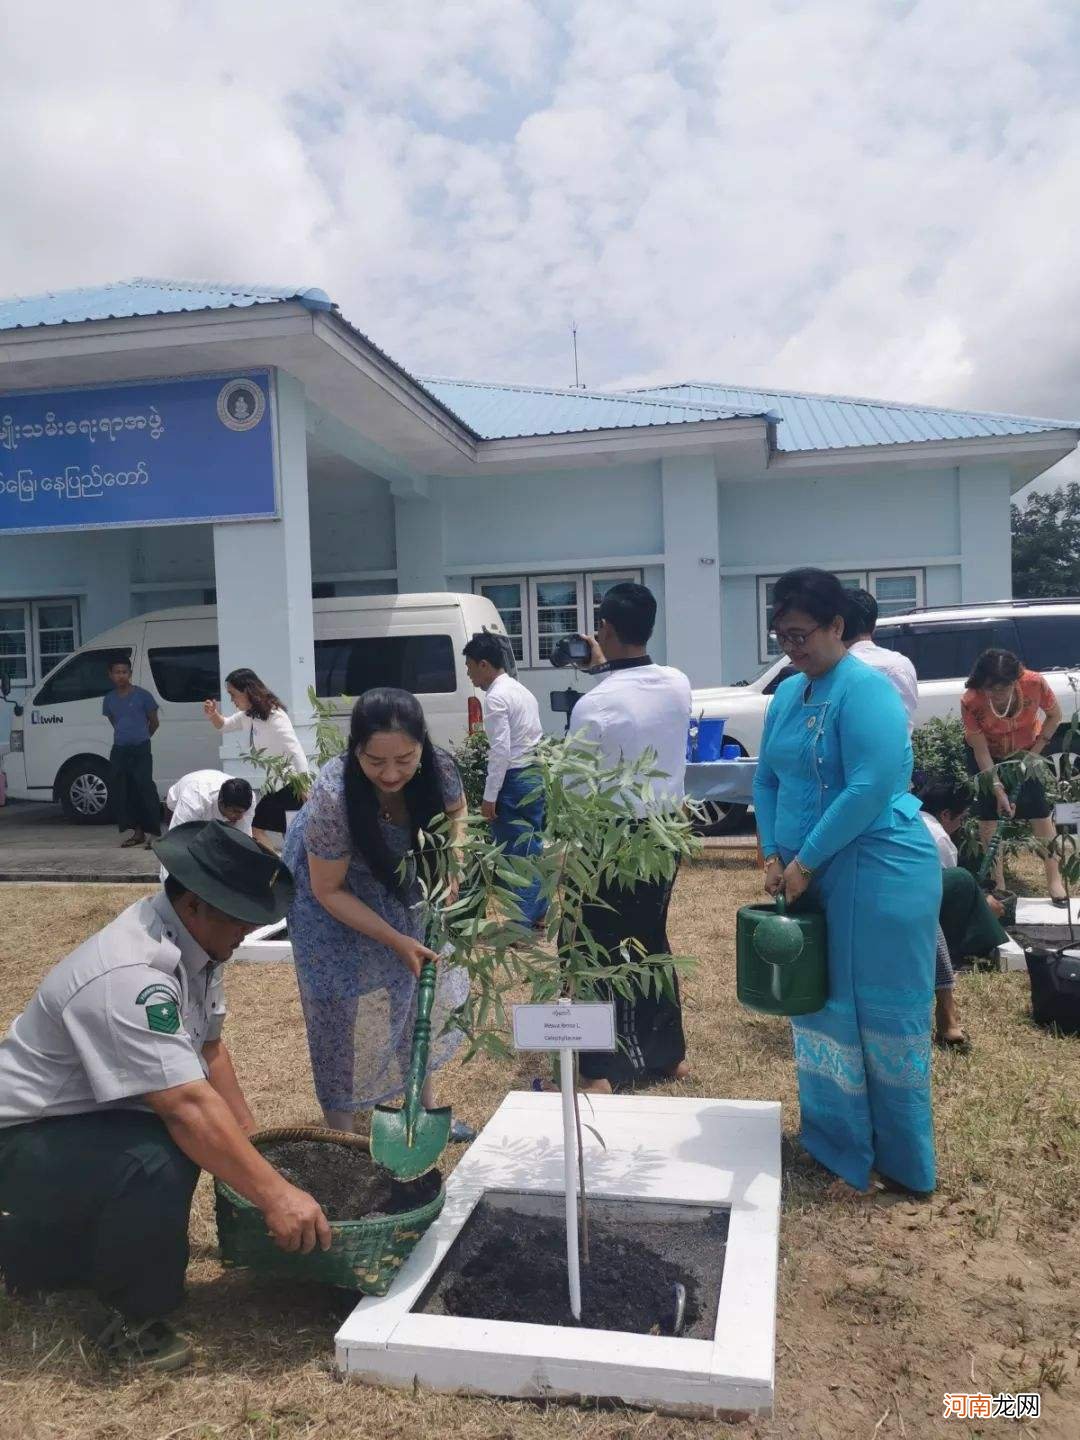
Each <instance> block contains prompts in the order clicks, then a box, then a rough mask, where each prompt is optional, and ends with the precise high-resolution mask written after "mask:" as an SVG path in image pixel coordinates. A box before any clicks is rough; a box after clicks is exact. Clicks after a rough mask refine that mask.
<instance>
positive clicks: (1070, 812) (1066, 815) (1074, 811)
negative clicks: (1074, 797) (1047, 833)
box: [1054, 801, 1080, 825]
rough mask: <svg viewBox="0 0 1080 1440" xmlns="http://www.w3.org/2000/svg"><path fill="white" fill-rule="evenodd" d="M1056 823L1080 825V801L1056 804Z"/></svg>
mask: <svg viewBox="0 0 1080 1440" xmlns="http://www.w3.org/2000/svg"><path fill="white" fill-rule="evenodd" d="M1054 824H1055V825H1080V802H1077V801H1073V802H1071V803H1069V804H1061V805H1055V806H1054Z"/></svg>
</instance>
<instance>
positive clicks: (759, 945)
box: [735, 895, 829, 1015]
mask: <svg viewBox="0 0 1080 1440" xmlns="http://www.w3.org/2000/svg"><path fill="white" fill-rule="evenodd" d="M735 973H736V993H737V995H738V997H739V1001H740V1003H741V1004H743V1005H745V1006H746V1007H747V1009H749V1010H760V1011H761V1013H762V1014H763V1015H812V1014H813V1012H814V1011H815V1010H820V1009H821V1007H822V1006H823V1005H824V1004H825V1001H826V1000H827V999H828V998H829V962H828V953H827V951H826V947H825V916H824V915H822V914H821V912H820V911H818V910H806V911H802V912H801V913H800V914H798V915H789V914H788V913H787V904H786V902H785V900H784V897H783V896H782V895H778V896H777V897H776V902H775V904H774V905H744V906H743V907H742V908H741V909H740V910H739V913H738V915H737V917H736V920H735Z"/></svg>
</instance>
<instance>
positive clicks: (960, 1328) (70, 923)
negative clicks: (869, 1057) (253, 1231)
mask: <svg viewBox="0 0 1080 1440" xmlns="http://www.w3.org/2000/svg"><path fill="white" fill-rule="evenodd" d="M1021 878H1022V879H1023V878H1027V879H1028V880H1032V881H1033V880H1034V878H1035V876H1034V874H1033V873H1032V874H1031V875H1026V874H1025V876H1022V877H1021ZM758 885H759V881H758V876H757V874H756V872H755V871H754V870H753V869H752V867H751V866H750V864H749V862H746V861H743V860H739V859H736V858H733V857H725V858H710V859H706V860H702V861H699V862H698V863H696V864H695V865H693V866H691V867H688V868H687V869H686V870H685V871H684V873H683V875H682V876H681V878H680V880H679V884H678V888H677V893H676V898H675V905H674V908H673V914H672V939H673V943H674V945H675V948H676V950H677V951H679V952H680V953H683V954H691V955H695V956H697V957H698V959H699V962H700V963H699V969H698V971H697V973H696V975H695V976H694V977H693V978H692V979H690V981H689V982H688V983H687V984H686V986H685V991H686V1012H687V1029H688V1033H689V1041H690V1047H691V1048H690V1058H691V1060H692V1062H693V1065H694V1074H693V1079H692V1082H691V1083H690V1084H688V1085H687V1086H685V1087H683V1088H682V1089H681V1090H680V1091H678V1092H677V1093H688V1094H702V1095H718V1096H730V1097H750V1098H776V1099H779V1100H781V1101H782V1102H783V1105H784V1134H785V1178H784V1215H783V1229H782V1236H781V1246H782V1249H781V1269H780V1294H779V1310H778V1330H777V1409H776V1414H775V1415H774V1417H773V1418H772V1419H771V1420H766V1421H761V1422H757V1423H751V1424H746V1425H742V1426H739V1427H737V1428H735V1429H731V1430H729V1429H728V1428H727V1427H725V1426H723V1425H720V1424H717V1423H714V1422H692V1421H686V1420H673V1419H669V1418H665V1417H662V1416H656V1415H651V1414H649V1413H647V1412H637V1411H626V1410H622V1409H619V1408H602V1407H595V1406H591V1407H590V1406H582V1407H574V1406H540V1405H531V1404H525V1403H505V1404H504V1403H498V1402H495V1401H488V1400H474V1399H463V1398H457V1397H449V1396H438V1395H432V1394H429V1393H411V1392H397V1391H389V1390H380V1389H375V1388H365V1387H361V1386H354V1385H343V1384H341V1383H339V1382H338V1381H337V1380H336V1379H335V1377H334V1374H333V1372H332V1369H331V1361H332V1355H333V1351H332V1345H331V1336H332V1333H333V1330H334V1328H335V1325H336V1323H337V1322H338V1320H339V1319H340V1318H341V1317H342V1315H343V1313H344V1306H343V1304H342V1302H341V1301H340V1300H339V1299H337V1298H335V1296H334V1295H333V1294H325V1293H322V1292H317V1291H315V1292H313V1291H308V1290H304V1289H303V1288H300V1287H289V1286H285V1285H281V1284H272V1283H266V1282H258V1281H256V1280H254V1279H253V1278H251V1277H250V1276H249V1275H246V1274H244V1273H235V1272H234V1273H230V1274H226V1273H225V1272H224V1271H223V1270H222V1269H221V1267H220V1266H219V1265H218V1263H217V1260H216V1258H215V1237H214V1229H213V1219H212V1208H211V1190H210V1185H209V1183H208V1182H207V1180H206V1179H205V1177H204V1179H203V1180H202V1181H201V1182H200V1186H199V1193H198V1197H197V1202H196V1208H195V1212H194V1214H193V1217H192V1249H193V1256H192V1266H191V1271H190V1277H189V1278H190V1303H189V1306H188V1309H187V1312H186V1314H185V1316H184V1317H183V1324H184V1326H185V1327H186V1328H187V1329H188V1330H189V1331H190V1332H191V1333H192V1334H193V1335H194V1336H195V1338H196V1340H197V1343H198V1360H197V1364H196V1365H195V1367H194V1368H193V1369H192V1370H190V1371H188V1372H186V1373H183V1374H180V1375H178V1376H175V1377H163V1378H160V1379H156V1380H149V1379H132V1378H129V1377H128V1376H126V1375H123V1374H117V1373H115V1372H113V1373H110V1372H107V1371H104V1370H102V1369H101V1368H100V1366H99V1365H98V1364H97V1362H96V1361H95V1360H94V1359H93V1358H92V1356H90V1355H88V1354H87V1353H85V1352H84V1351H83V1349H82V1348H81V1347H80V1344H79V1317H80V1314H81V1313H82V1310H83V1306H84V1302H83V1301H82V1300H81V1299H80V1298H79V1297H71V1296H58V1297H55V1298H54V1299H51V1300H49V1301H45V1302H41V1303H36V1304H25V1303H22V1302H13V1301H7V1300H6V1299H5V1298H4V1297H3V1296H2V1295H0V1437H2V1440H76V1437H77V1440H181V1437H182V1440H315V1437H319V1440H345V1437H349V1440H352V1437H367V1436H372V1437H376V1436H378V1437H382V1440H396V1437H435V1436H437V1435H439V1436H442V1435H446V1434H447V1433H452V1434H454V1435H457V1436H460V1437H462V1440H539V1437H541V1436H552V1437H563V1436H575V1437H576V1436H581V1437H589V1440H630V1437H635V1436H638V1435H644V1436H647V1437H649V1440H688V1437H690V1436H695V1437H697V1436H704V1435H708V1436H710V1437H712V1436H718V1435H724V1434H733V1435H739V1436H742V1437H744V1440H781V1437H792V1436H793V1437H799V1440H847V1437H849V1436H850V1437H865V1440H888V1437H894V1436H900V1437H904V1440H906V1437H911V1440H922V1437H927V1436H938V1435H942V1436H945V1435H948V1436H955V1437H967V1436H973V1435H979V1434H984V1433H985V1434H992V1433H996V1432H997V1431H998V1430H999V1429H1001V1424H1000V1423H999V1422H995V1423H982V1424H981V1425H980V1424H978V1423H969V1422H963V1421H959V1420H948V1421H945V1420H942V1419H941V1418H940V1417H941V1397H942V1395H943V1394H944V1393H945V1392H946V1391H960V1392H971V1391H991V1392H997V1391H1014V1392H1015V1391H1020V1390H1031V1389H1037V1390H1039V1391H1040V1392H1041V1394H1042V1405H1043V1419H1042V1420H1041V1421H1039V1422H1037V1423H1034V1424H1032V1425H1030V1427H1029V1426H1026V1425H1023V1424H1016V1423H1012V1424H1011V1426H1010V1428H1009V1433H1011V1434H1015V1435H1023V1434H1031V1435H1038V1436H1040V1437H1043V1440H1076V1437H1077V1436H1078V1435H1080V1378H1078V1375H1077V1369H1078V1364H1080V1292H1078V1290H1077V1281H1078V1280H1080V1246H1078V1243H1077V1228H1076V1226H1077V1217H1078V1213H1080V1042H1077V1041H1075V1040H1069V1039H1054V1038H1052V1037H1049V1036H1047V1035H1044V1034H1042V1033H1041V1032H1039V1031H1036V1030H1033V1029H1032V1027H1031V1026H1030V1024H1029V1023H1028V1021H1027V1019H1026V1014H1027V982H1026V977H1024V976H1022V975H1007V976H1003V975H997V974H985V975H975V976H967V977H962V978H961V980H960V982H959V983H960V991H959V993H960V999H961V1005H962V1009H963V1016H964V1020H965V1023H966V1024H967V1025H968V1027H969V1029H970V1032H971V1034H972V1036H973V1039H974V1041H975V1045H976V1049H975V1051H974V1053H973V1055H972V1056H971V1057H970V1058H963V1057H958V1056H943V1055H939V1056H938V1057H937V1058H936V1060H935V1078H934V1087H935V1095H934V1098H935V1113H936V1124H937V1135H938V1153H939V1161H940V1182H941V1183H940V1190H939V1192H938V1194H937V1195H936V1196H935V1197H934V1199H933V1201H932V1202H930V1203H925V1204H914V1203H910V1202H908V1201H904V1200H885V1199H878V1200H877V1201H874V1202H871V1203H856V1204H852V1203H836V1202H833V1201H831V1200H829V1199H828V1198H827V1197H826V1194H825V1190H826V1185H827V1180H828V1177H826V1176H824V1175H823V1174H822V1173H821V1172H820V1171H819V1170H817V1168H816V1167H815V1166H813V1165H812V1164H811V1163H809V1162H808V1161H807V1160H806V1159H805V1158H804V1157H803V1156H802V1155H801V1154H800V1152H799V1149H798V1146H797V1144H796V1143H795V1142H794V1136H795V1135H796V1133H797V1130H798V1104H797V1099H796V1094H795V1086H794V1074H793V1070H792V1065H791V1059H790V1048H791V1047H790V1032H789V1029H788V1026H787V1025H786V1023H785V1022H783V1021H775V1020H770V1019H765V1018H761V1017H756V1016H754V1015H751V1014H749V1013H748V1012H745V1011H743V1010H741V1009H740V1007H739V1006H738V1005H737V1003H736V1001H735V996H734V979H733V974H734V953H733V944H734V941H733V925H732V918H733V914H734V910H735V908H736V907H737V906H738V905H740V904H743V903H746V902H747V901H749V900H751V899H756V898H757V897H758ZM134 895H135V892H134V891H133V890H132V889H131V888H130V887H113V888H109V887H93V888H92V887H44V886H41V887H34V886H18V887H16V886H7V887H3V888H2V889H0V915H2V922H0V1026H2V1025H6V1023H7V1022H8V1020H9V1019H10V1018H11V1017H12V1016H13V1015H14V1014H15V1013H16V1012H17V1011H18V1009H19V1008H20V1007H21V1006H22V1004H23V1003H24V1002H25V1001H26V999H27V998H28V996H29V995H30V994H31V992H32V990H33V988H34V986H35V985H36V983H37V982H38V980H39V978H40V977H41V976H42V975H43V974H44V972H45V971H46V969H47V968H48V966H49V965H50V964H51V963H52V962H53V961H55V960H56V959H58V958H60V957H61V956H62V955H64V954H65V953H66V952H67V951H68V950H69V949H70V948H71V947H72V946H74V945H75V944H76V943H77V942H78V941H79V940H80V939H81V938H83V937H84V936H86V935H87V934H89V933H90V932H92V931H93V930H94V929H95V928H97V927H99V926H100V925H102V924H103V923H105V922H106V921H107V920H108V919H109V918H111V917H112V916H113V915H114V914H115V913H117V911H118V910H119V909H120V908H121V907H122V906H123V905H125V904H128V903H130V901H131V900H132V899H133V898H134ZM229 1005H230V1020H229V1025H228V1029H227V1034H228V1038H229V1042H230V1045H231V1048H232V1051H233V1054H234V1057H235V1060H236V1065H237V1070H238V1072H239V1074H240V1077H241V1080H242V1082H243V1084H244V1085H245V1087H246V1090H247V1092H248V1095H249V1098H250V1100H251V1102H252V1105H253V1108H254V1110H255V1112H256V1115H257V1116H258V1118H259V1120H260V1123H263V1124H282V1123H287V1122H289V1123H296V1122H300V1123H302V1122H307V1121H311V1120H312V1119H314V1118H316V1116H317V1111H316V1107H315V1101H314V1095H313V1092H312V1089H311V1081H310V1075H309V1071H308V1064H307V1054H306V1049H305V1043H304V1031H303V1023H302V1019H301V1014H300V1007H299V1004H298V1001H297V996H296V988H295V983H294V980H293V976H292V972H291V970H290V969H289V968H288V967H286V966H265V967H256V966H244V965H237V966H236V967H235V968H234V969H233V970H232V971H231V972H230V974H229ZM533 1073H535V1071H534V1068H533V1063H532V1062H531V1061H529V1060H527V1059H526V1060H523V1061H522V1063H521V1064H520V1065H518V1066H517V1068H516V1072H515V1070H514V1069H513V1068H510V1069H508V1068H506V1067H500V1066H498V1065H496V1064H495V1063H493V1062H488V1061H477V1062H474V1063H473V1064H471V1065H469V1066H467V1067H464V1068H460V1067H458V1066H457V1065H456V1064H455V1066H454V1067H452V1070H451V1072H450V1073H449V1074H448V1075H447V1076H446V1081H445V1084H444V1087H443V1089H444V1093H445V1094H446V1095H447V1096H448V1097H451V1098H452V1099H453V1101H454V1104H455V1108H456V1109H457V1110H458V1112H459V1113H460V1114H462V1115H463V1116H464V1117H465V1118H466V1119H468V1120H470V1121H472V1122H473V1123H480V1122H482V1121H483V1120H485V1119H486V1117H487V1116H488V1115H489V1114H490V1113H491V1112H492V1110H493V1109H494V1108H495V1106H496V1105H497V1103H498V1101H499V1099H500V1098H501V1096H502V1095H503V1094H504V1093H505V1091H506V1089H507V1088H509V1087H510V1086H512V1085H514V1084H520V1083H525V1082H527V1079H528V1078H529V1077H530V1076H531V1074H533ZM669 1088H670V1089H671V1090H672V1092H673V1093H675V1090H674V1087H669Z"/></svg>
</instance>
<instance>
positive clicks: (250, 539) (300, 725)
mask: <svg viewBox="0 0 1080 1440" xmlns="http://www.w3.org/2000/svg"><path fill="white" fill-rule="evenodd" d="M276 386H277V426H278V436H277V452H278V483H279V486H280V495H281V519H280V520H257V521H242V522H238V523H236V524H233V525H215V526H214V573H215V583H216V586H217V614H218V653H219V655H220V660H221V688H222V694H223V695H224V692H225V676H226V675H227V674H228V672H229V671H230V670H235V669H237V668H238V667H240V666H247V667H248V668H249V669H251V670H254V671H255V673H256V674H257V675H258V676H259V677H260V679H262V680H263V681H264V682H265V683H266V685H268V686H269V688H270V689H271V690H272V691H273V692H274V693H275V695H278V696H280V697H281V700H282V702H283V703H284V705H285V707H286V709H287V710H288V712H289V715H290V717H291V719H292V722H293V725H294V726H295V727H296V733H297V735H298V736H299V737H300V743H301V744H302V745H303V747H304V749H305V750H306V751H307V753H308V754H309V755H311V754H312V753H313V751H314V723H313V717H312V712H311V706H310V704H309V703H308V694H307V692H308V687H309V686H314V684H315V640H314V634H313V622H312V606H311V536H310V531H309V525H308V477H307V429H306V415H305V401H304V388H303V386H302V385H301V384H300V382H299V381H298V380H295V379H294V378H293V377H292V376H291V375H287V374H285V373H283V372H282V371H280V370H279V371H278V372H277V376H276ZM222 740H223V743H222V747H221V757H222V768H223V769H225V770H228V771H230V772H232V773H234V774H241V773H243V772H244V770H245V767H244V765H243V763H242V762H240V761H238V759H237V756H238V754H239V752H240V751H241V750H244V749H246V748H247V742H246V740H245V741H244V742H243V743H241V742H240V741H238V740H237V739H236V737H235V736H223V737H222Z"/></svg>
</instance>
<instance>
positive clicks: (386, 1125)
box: [370, 1105, 451, 1180]
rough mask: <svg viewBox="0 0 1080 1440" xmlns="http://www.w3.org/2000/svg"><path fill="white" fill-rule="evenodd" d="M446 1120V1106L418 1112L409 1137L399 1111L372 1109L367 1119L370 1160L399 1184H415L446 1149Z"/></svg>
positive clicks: (447, 1134)
mask: <svg viewBox="0 0 1080 1440" xmlns="http://www.w3.org/2000/svg"><path fill="white" fill-rule="evenodd" d="M450 1118H451V1110H450V1106H449V1105H443V1106H440V1107H439V1108H438V1109H437V1110H421V1111H420V1112H419V1113H418V1114H417V1116H416V1119H415V1121H414V1123H413V1129H412V1134H411V1135H410V1134H409V1126H408V1121H407V1119H406V1116H405V1110H404V1108H403V1107H400V1108H393V1107H391V1106H389V1105H376V1107H375V1110H374V1112H373V1113H372V1116H371V1141H370V1144H371V1158H372V1159H373V1160H374V1161H375V1163H376V1164H377V1165H381V1166H382V1167H383V1169H384V1170H389V1171H390V1173H391V1174H392V1175H396V1176H397V1177H398V1179H399V1180H418V1179H419V1178H420V1176H421V1175H426V1174H427V1172H428V1171H429V1170H430V1169H431V1167H432V1166H433V1165H434V1164H435V1163H436V1162H437V1161H438V1158H439V1156H440V1155H441V1154H442V1153H443V1151H444V1150H445V1149H446V1147H447V1144H448V1143H449V1140H450Z"/></svg>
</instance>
